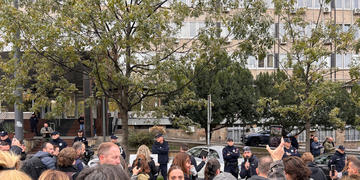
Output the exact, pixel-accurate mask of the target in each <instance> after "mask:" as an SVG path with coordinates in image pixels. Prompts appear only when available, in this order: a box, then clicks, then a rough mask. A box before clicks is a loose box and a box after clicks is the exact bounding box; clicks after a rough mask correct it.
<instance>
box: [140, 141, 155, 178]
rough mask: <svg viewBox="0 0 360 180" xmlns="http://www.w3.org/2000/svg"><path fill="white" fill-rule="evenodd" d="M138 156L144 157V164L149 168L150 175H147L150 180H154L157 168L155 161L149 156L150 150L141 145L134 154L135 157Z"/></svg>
mask: <svg viewBox="0 0 360 180" xmlns="http://www.w3.org/2000/svg"><path fill="white" fill-rule="evenodd" d="M140 154H142V155H144V156H145V159H146V162H147V163H148V165H149V167H150V173H148V174H149V176H150V180H156V177H157V173H158V171H159V169H158V167H156V165H155V161H154V160H153V158H152V157H151V156H150V155H151V152H150V149H149V148H148V147H147V146H146V145H144V144H143V145H141V146H140V147H139V148H138V150H137V152H136V156H139V155H140Z"/></svg>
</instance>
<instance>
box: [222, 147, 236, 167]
mask: <svg viewBox="0 0 360 180" xmlns="http://www.w3.org/2000/svg"><path fill="white" fill-rule="evenodd" d="M222 153H223V157H224V161H225V166H226V163H236V164H237V162H238V158H239V157H240V151H239V148H237V147H235V146H225V147H224V149H223V150H222Z"/></svg>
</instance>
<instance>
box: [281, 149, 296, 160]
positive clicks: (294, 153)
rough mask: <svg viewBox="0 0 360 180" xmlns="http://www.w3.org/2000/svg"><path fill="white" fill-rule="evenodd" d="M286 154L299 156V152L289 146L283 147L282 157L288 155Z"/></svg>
mask: <svg viewBox="0 0 360 180" xmlns="http://www.w3.org/2000/svg"><path fill="white" fill-rule="evenodd" d="M288 156H298V157H300V154H299V152H298V151H297V150H296V148H294V147H292V146H290V148H289V149H287V148H286V147H284V155H283V159H284V158H286V157H288Z"/></svg>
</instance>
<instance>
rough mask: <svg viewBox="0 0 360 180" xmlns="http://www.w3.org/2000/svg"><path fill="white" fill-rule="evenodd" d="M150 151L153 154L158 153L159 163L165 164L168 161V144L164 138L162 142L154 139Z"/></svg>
mask: <svg viewBox="0 0 360 180" xmlns="http://www.w3.org/2000/svg"><path fill="white" fill-rule="evenodd" d="M151 152H152V153H153V154H157V155H158V162H159V164H167V163H168V161H169V145H168V143H167V142H166V141H165V140H164V142H163V143H162V144H160V143H158V142H157V141H155V142H154V144H153V145H152V148H151Z"/></svg>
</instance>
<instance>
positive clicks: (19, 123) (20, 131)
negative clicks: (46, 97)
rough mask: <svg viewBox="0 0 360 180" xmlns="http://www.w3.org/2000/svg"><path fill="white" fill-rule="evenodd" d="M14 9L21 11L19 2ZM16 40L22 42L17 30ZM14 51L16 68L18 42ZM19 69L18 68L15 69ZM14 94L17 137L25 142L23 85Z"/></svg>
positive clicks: (15, 0) (18, 85)
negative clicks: (22, 105) (22, 106)
mask: <svg viewBox="0 0 360 180" xmlns="http://www.w3.org/2000/svg"><path fill="white" fill-rule="evenodd" d="M13 3H14V7H15V8H16V9H19V2H18V0H14V1H13ZM15 40H16V41H19V40H20V31H19V29H18V28H17V30H16V33H15ZM13 50H14V59H15V67H16V66H18V64H19V63H20V48H19V46H18V42H15V43H14V46H13ZM15 69H17V68H15ZM17 76H18V74H17V73H16V70H15V72H14V78H17ZM14 94H15V96H16V100H15V103H14V111H15V137H16V139H18V140H23V139H24V126H23V124H24V117H23V112H22V109H21V104H22V85H21V84H17V85H16V89H15V91H14Z"/></svg>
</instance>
